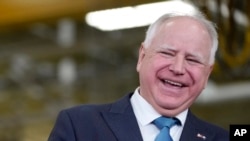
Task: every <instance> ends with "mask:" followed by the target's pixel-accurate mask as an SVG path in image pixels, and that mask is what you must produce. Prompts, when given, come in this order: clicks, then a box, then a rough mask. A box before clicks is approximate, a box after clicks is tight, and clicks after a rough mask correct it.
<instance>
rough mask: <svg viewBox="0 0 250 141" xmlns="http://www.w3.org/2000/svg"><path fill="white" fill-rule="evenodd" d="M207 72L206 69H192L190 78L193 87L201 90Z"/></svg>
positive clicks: (207, 76) (205, 81) (206, 77)
mask: <svg viewBox="0 0 250 141" xmlns="http://www.w3.org/2000/svg"><path fill="white" fill-rule="evenodd" d="M209 74H210V73H209V71H207V70H206V69H194V68H193V69H192V73H191V77H192V78H193V83H194V84H193V85H194V87H195V86H196V88H198V89H203V88H204V87H205V85H206V83H207V81H208V78H209Z"/></svg>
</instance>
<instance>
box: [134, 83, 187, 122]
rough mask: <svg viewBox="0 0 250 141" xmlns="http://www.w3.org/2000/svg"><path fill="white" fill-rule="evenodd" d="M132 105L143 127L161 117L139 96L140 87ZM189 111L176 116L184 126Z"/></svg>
mask: <svg viewBox="0 0 250 141" xmlns="http://www.w3.org/2000/svg"><path fill="white" fill-rule="evenodd" d="M131 104H132V107H133V110H134V113H135V116H136V118H137V120H138V122H140V124H141V125H147V124H150V123H151V122H152V121H153V120H155V119H156V118H158V117H160V116H161V115H160V114H159V113H158V112H157V111H156V110H155V109H154V108H153V107H152V106H151V105H150V104H149V103H148V102H147V101H146V100H145V99H144V98H143V97H142V96H141V95H140V94H139V87H138V88H137V89H136V90H135V92H134V94H133V96H132V97H131ZM187 112H188V109H186V110H185V111H183V112H181V113H180V114H178V115H177V116H176V118H177V119H179V120H180V122H181V125H184V123H185V121H186V117H187Z"/></svg>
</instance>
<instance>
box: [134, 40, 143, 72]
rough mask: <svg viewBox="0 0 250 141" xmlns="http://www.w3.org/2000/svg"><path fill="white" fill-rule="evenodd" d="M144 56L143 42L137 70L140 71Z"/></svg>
mask: <svg viewBox="0 0 250 141" xmlns="http://www.w3.org/2000/svg"><path fill="white" fill-rule="evenodd" d="M144 57H145V47H144V44H143V43H142V44H141V47H140V49H139V56H138V61H137V66H136V70H137V72H139V71H140V68H141V64H142V61H143V58H144Z"/></svg>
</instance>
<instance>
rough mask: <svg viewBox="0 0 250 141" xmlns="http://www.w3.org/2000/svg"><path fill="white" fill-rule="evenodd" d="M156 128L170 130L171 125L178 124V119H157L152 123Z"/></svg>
mask: <svg viewBox="0 0 250 141" xmlns="http://www.w3.org/2000/svg"><path fill="white" fill-rule="evenodd" d="M153 123H154V124H155V125H156V127H157V128H159V129H162V128H163V127H167V128H171V127H172V126H173V125H175V124H178V119H176V118H167V117H159V118H157V119H155V120H154V121H153Z"/></svg>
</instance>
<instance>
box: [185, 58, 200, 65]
mask: <svg viewBox="0 0 250 141" xmlns="http://www.w3.org/2000/svg"><path fill="white" fill-rule="evenodd" d="M187 61H188V62H191V63H198V64H201V62H200V61H199V60H197V59H187Z"/></svg>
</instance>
